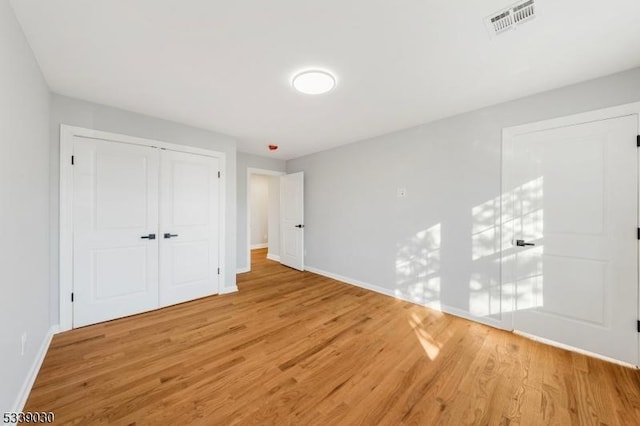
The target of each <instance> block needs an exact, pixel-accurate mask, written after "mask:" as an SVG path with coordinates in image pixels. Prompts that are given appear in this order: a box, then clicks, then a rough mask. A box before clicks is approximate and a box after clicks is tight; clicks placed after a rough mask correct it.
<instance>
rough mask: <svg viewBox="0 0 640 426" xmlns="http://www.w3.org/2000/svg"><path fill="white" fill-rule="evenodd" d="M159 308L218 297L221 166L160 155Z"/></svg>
mask: <svg viewBox="0 0 640 426" xmlns="http://www.w3.org/2000/svg"><path fill="white" fill-rule="evenodd" d="M161 164H162V172H161V178H160V180H161V185H160V186H161V194H162V195H161V201H160V216H161V227H160V228H161V235H160V238H161V242H160V306H168V305H173V304H176V303H180V302H185V301H187V300H192V299H196V298H199V297H204V296H209V295H212V294H216V293H218V288H219V277H220V275H219V269H218V268H219V256H218V247H219V245H218V244H219V202H220V201H219V177H218V171H219V170H220V168H219V160H218V159H217V158H213V157H207V156H202V155H195V154H187V153H183V152H175V151H169V150H163V151H162V153H161Z"/></svg>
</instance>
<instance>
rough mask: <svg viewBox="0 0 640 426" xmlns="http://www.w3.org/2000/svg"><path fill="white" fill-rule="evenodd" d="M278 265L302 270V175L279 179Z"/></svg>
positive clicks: (285, 176)
mask: <svg viewBox="0 0 640 426" xmlns="http://www.w3.org/2000/svg"><path fill="white" fill-rule="evenodd" d="M280 263H282V264H283V265H287V266H289V267H291V268H295V269H298V270H300V271H303V270H304V174H303V172H299V173H293V174H289V175H284V176H281V177H280Z"/></svg>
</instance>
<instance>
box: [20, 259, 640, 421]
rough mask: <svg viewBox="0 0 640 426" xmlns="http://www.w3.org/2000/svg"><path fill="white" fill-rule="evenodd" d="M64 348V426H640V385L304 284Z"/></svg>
mask: <svg viewBox="0 0 640 426" xmlns="http://www.w3.org/2000/svg"><path fill="white" fill-rule="evenodd" d="M265 256H266V250H258V251H254V253H253V258H254V262H253V263H252V268H253V271H252V272H250V273H247V274H242V275H239V276H238V287H239V289H240V291H239V292H238V293H234V294H228V295H222V296H212V297H207V298H203V299H199V300H195V301H192V302H188V303H183V304H180V305H176V306H172V307H168V308H165V309H161V310H158V311H153V312H148V313H145V314H141V315H136V316H132V317H128V318H122V319H119V320H115V321H110V322H107V323H102V324H97V325H93V326H89V327H83V328H80V329H76V330H72V331H69V332H66V333H61V334H58V335H56V336H55V337H54V339H53V341H52V343H51V346H50V349H49V352H48V353H47V355H46V358H45V360H44V363H43V365H42V368H41V370H40V373H39V375H38V377H37V379H36V382H35V385H34V387H33V389H32V392H31V395H30V397H29V400H28V402H27V405H26V407H25V411H53V412H54V413H55V415H56V423H57V424H78V425H102V424H116V425H132V424H135V425H158V424H162V425H165V424H195V425H199V424H202V425H212V424H242V425H250V424H259V425H267V424H278V425H280V424H297V425H299V424H304V425H307V424H308V425H342V424H346V425H349V424H387V425H398V424H404V425H431V424H445V425H464V424H478V425H514V424H522V425H527V424H531V425H541V424H545V425H546V424H557V425H569V424H575V425H582V424H608V425H617V424H618V425H630V424H640V372H639V371H637V370H632V369H628V368H624V367H621V366H619V365H615V364H609V363H606V362H603V361H600V360H597V359H592V358H588V357H585V356H583V355H579V354H574V353H570V352H567V351H564V350H561V349H557V348H552V347H549V346H545V345H542V344H540V343H537V342H534V341H531V340H527V339H525V338H523V337H521V336H517V335H514V334H512V333H509V332H506V331H503V330H497V329H493V328H491V327H487V326H484V325H481V324H477V323H474V322H471V321H467V320H464V319H461V318H457V317H453V316H450V315H446V314H443V313H441V312H437V311H434V310H431V309H428V308H424V307H420V306H417V305H414V304H411V303H408V302H403V301H399V300H396V299H393V298H391V297H388V296H384V295H381V294H377V293H373V292H370V291H367V290H364V289H361V288H357V287H353V286H350V285H347V284H343V283H340V282H337V281H334V280H331V279H328V278H325V277H322V276H319V275H315V274H312V273H308V272H299V271H295V270H293V269H289V268H286V267H283V266H281V265H280V264H278V263H275V262H272V261H269V260H267V259H266V258H265Z"/></svg>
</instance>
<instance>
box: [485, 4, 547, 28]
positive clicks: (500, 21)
mask: <svg viewBox="0 0 640 426" xmlns="http://www.w3.org/2000/svg"><path fill="white" fill-rule="evenodd" d="M535 6H536V4H535V0H526V1H519V2H518V3H516V4H513V5H511V6H509V7H508V8H506V9H502V10H500V11H498V12H496V13H493V14H492V15H491V16H489V17H487V18H486V19H485V22H486V25H487V28H488V30H489V33H490V34H491V35H492V36H496V35H498V34H502V33H504V32H506V31H509V30H512V29H514V28H516V27H517V26H518V25H520V24H522V23H524V22H526V21H528V20H530V19H532V18H534V17H535V16H536V9H535Z"/></svg>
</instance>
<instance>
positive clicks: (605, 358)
mask: <svg viewBox="0 0 640 426" xmlns="http://www.w3.org/2000/svg"><path fill="white" fill-rule="evenodd" d="M513 334H517V335H518V336H522V337H525V338H527V339H530V340H533V341H536V342H540V343H544V344H545V345H549V346H555V347H556V348H560V349H565V350H567V351H570V352H577V353H579V354H582V355H586V356H590V357H592V358H598V359H601V360H603V361H607V362H612V363H614V364H618V365H622V366H623V367H627V368H634V369H638V366H637V365H633V364H629V363H628V362H624V361H620V360H617V359H613V358H609V357H608V356H604V355H600V354H597V353H595V352H589V351H585V350H584V349H579V348H575V347H573V346H569V345H565V344H564V343H560V342H556V341H555V340H550V339H545V338H544V337H539V336H535V335H533V334H529V333H525V332H524V331H520V330H513Z"/></svg>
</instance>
